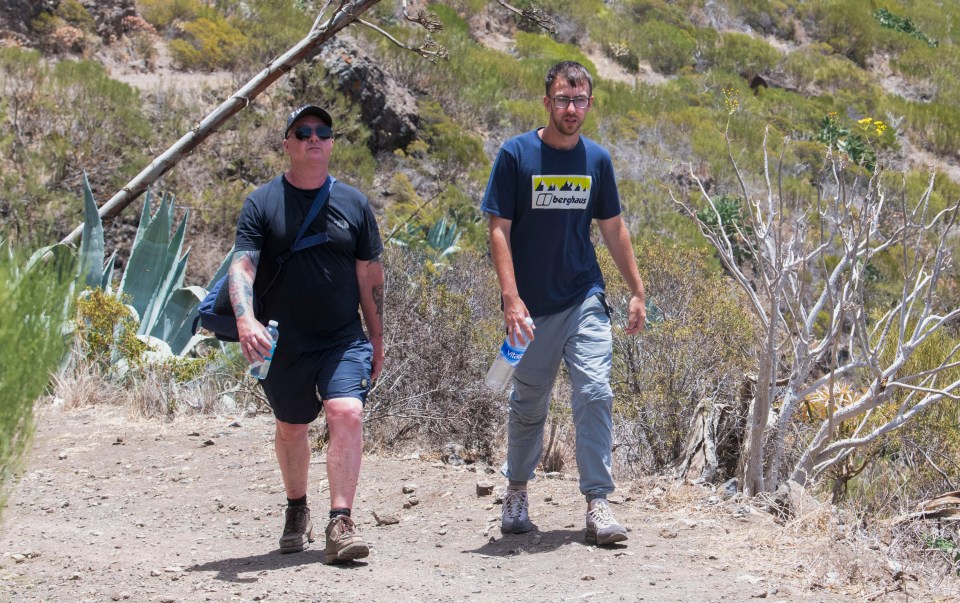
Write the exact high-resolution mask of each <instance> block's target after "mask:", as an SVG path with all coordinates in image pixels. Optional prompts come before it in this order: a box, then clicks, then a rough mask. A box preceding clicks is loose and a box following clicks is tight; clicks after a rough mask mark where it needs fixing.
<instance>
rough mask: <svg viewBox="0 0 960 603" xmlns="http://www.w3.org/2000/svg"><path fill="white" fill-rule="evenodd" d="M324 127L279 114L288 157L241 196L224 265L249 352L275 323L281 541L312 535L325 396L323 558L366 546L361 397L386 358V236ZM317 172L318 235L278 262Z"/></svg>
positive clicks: (255, 354) (297, 542)
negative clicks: (356, 517) (361, 507)
mask: <svg viewBox="0 0 960 603" xmlns="http://www.w3.org/2000/svg"><path fill="white" fill-rule="evenodd" d="M332 128H333V120H332V118H331V117H330V114H329V113H327V112H326V111H325V110H323V109H321V108H319V107H316V106H313V105H306V106H303V107H300V108H298V109H296V110H295V111H293V112H292V113H291V114H290V115H289V116H288V117H287V126H286V129H285V130H284V136H283V148H284V150H285V151H286V153H287V156H288V158H289V161H290V168H289V170H287V172H286V173H285V174H283V175H282V176H279V177H278V178H276V179H275V180H273V181H271V182H270V183H268V184H265V185H263V186H261V187H260V188H258V189H257V190H255V191H254V192H253V193H251V194H250V196H249V197H248V198H247V200H246V201H245V202H244V205H243V209H242V211H241V213H240V220H239V222H238V224H237V239H236V246H235V253H234V256H233V260H232V263H231V265H230V273H229V274H230V279H229V281H230V301H231V303H232V304H233V308H234V313H235V314H236V316H237V331H238V332H239V335H240V346H241V349H242V350H243V355H244V356H245V357H246V359H247V360H248V361H250V362H254V361H259V360H262V359H263V358H264V357H265V356H266V355H268V354H269V353H270V348H271V343H272V342H271V338H270V335H269V334H268V333H267V331H266V328H265V327H264V326H263V325H264V324H265V323H266V322H267V321H269V320H276V321H277V323H278V324H279V330H280V333H281V335H280V337H279V339H278V342H277V347H276V349H275V350H274V354H273V360H272V363H271V367H270V371H269V373H268V375H267V378H266V379H264V380H263V381H261V383H262V385H263V389H264V392H265V393H266V395H267V400H268V401H269V402H270V406H271V408H272V409H273V413H274V417H275V418H276V437H275V449H276V453H277V460H278V462H279V464H280V473H281V474H282V476H283V485H284V488H285V490H286V494H287V509H286V521H285V524H284V529H283V536H282V537H281V538H280V552H281V553H293V552H297V551H302V550H303V548H304V546H306V543H307V542H312V541H313V523H312V522H311V520H310V509H309V507H307V485H308V469H309V466H310V442H309V439H308V437H307V430H308V428H309V426H310V423H311V422H313V420H314V419H316V418H317V416H319V414H320V409H321V408H322V409H323V411H324V413H325V418H326V421H327V426H328V428H329V430H330V442H329V445H328V447H327V479H328V481H329V485H330V519H329V522H328V523H327V527H326V530H325V533H326V548H325V551H324V560H325V562H326V563H338V562H345V561H350V560H353V559H360V558H362V557H366V556H367V555H368V553H369V548H368V547H367V545H366V543H365V542H364V541H363V539H362V538H361V536H360V534H359V533H358V531H357V528H356V526H355V524H354V522H353V520H352V519H351V518H350V511H351V508H352V506H353V499H354V496H355V494H356V490H357V480H358V478H359V475H360V462H361V457H362V452H363V404H364V402H365V401H366V395H367V391H368V390H369V388H370V383H371V382H372V381H373V380H375V379H376V378H377V376H378V375H379V374H380V370H381V368H382V367H383V286H384V275H383V265H382V264H381V263H380V254H381V253H382V252H383V244H382V242H381V240H380V231H379V229H378V228H377V222H376V220H375V219H374V216H373V212H372V211H371V209H370V205H369V203H368V202H367V199H366V197H365V196H364V195H363V194H362V193H361V192H360V191H358V190H357V189H355V188H353V187H351V186H349V185H346V184H343V183H342V182H338V181H336V180H335V179H333V178H332V177H331V176H330V174H329V161H330V153H331V152H332V150H333V129H332ZM325 184H326V185H328V188H329V200H328V201H327V202H326V204H325V205H324V206H323V208H322V210H321V211H320V214H319V216H318V217H317V218H316V219H314V220H313V221H312V223H311V224H310V225H309V227H308V228H307V229H306V232H305V233H304V237H303V239H302V241H308V240H313V241H323V242H322V243H320V244H314V245H312V246H309V247H306V248H303V249H301V250H299V251H296V252H294V253H293V254H291V255H289V257H287V258H286V259H285V260H284V261H283V264H282V269H280V268H278V264H277V262H276V257H277V256H278V255H280V254H282V253H283V252H284V251H286V250H287V249H288V248H289V247H290V246H291V244H293V242H294V240H295V239H296V236H297V232H298V231H299V230H300V227H301V225H302V224H303V222H304V220H305V219H306V217H307V213H308V212H309V210H310V207H311V205H312V204H313V202H314V200H315V199H316V197H317V195H318V193H319V192H320V191H321V189H322V188H323V187H324V186H325ZM258 267H259V268H260V270H259V272H258ZM274 279H275V280H274ZM271 281H272V285H270V286H269V288H268V289H267V290H266V293H265V294H264V296H263V297H262V299H259V301H260V303H261V311H260V312H259V316H254V310H253V307H254V306H253V297H254V295H253V294H254V290H255V289H256V291H257V293H258V294H259V293H261V292H262V291H263V290H264V289H265V285H266V284H267V283H268V282H271ZM358 307H359V309H360V311H362V313H363V321H364V323H365V324H366V327H367V333H366V334H364V330H363V324H362V323H361V321H360V315H359V313H358V311H357V308H358Z"/></svg>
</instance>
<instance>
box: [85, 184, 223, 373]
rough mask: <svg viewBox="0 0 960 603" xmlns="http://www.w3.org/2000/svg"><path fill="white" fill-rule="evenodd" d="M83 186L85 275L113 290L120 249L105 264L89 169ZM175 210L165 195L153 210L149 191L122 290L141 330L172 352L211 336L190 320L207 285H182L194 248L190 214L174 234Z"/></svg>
mask: <svg viewBox="0 0 960 603" xmlns="http://www.w3.org/2000/svg"><path fill="white" fill-rule="evenodd" d="M83 188H84V190H83V193H84V195H83V196H84V206H85V214H86V219H85V222H84V226H83V239H82V244H81V247H80V278H81V279H82V280H83V281H84V283H85V284H86V285H87V286H88V287H98V288H101V289H103V290H105V291H107V292H110V288H111V282H112V278H113V266H114V257H115V254H114V255H112V256H110V259H109V260H107V262H106V264H104V262H103V257H104V244H103V223H102V222H101V220H100V216H99V214H98V213H97V206H96V203H95V202H94V199H93V192H92V191H91V189H90V184H89V182H88V181H87V179H86V175H84V180H83ZM173 210H174V207H173V197H172V196H169V195H164V196H163V197H162V198H161V200H160V206H159V207H158V208H157V211H156V213H153V214H151V207H150V191H149V190H148V191H147V192H146V194H145V195H144V202H143V212H142V214H141V217H140V225H139V226H138V227H137V234H136V236H135V237H134V241H133V247H132V249H131V251H130V259H129V260H128V262H127V266H126V268H125V269H124V272H123V276H122V278H121V279H120V287H119V288H118V290H117V294H118V295H120V296H124V297H125V298H126V299H129V304H130V308H131V310H132V311H133V312H134V313H135V315H136V318H137V319H138V320H139V322H140V327H139V330H138V331H137V333H138V335H140V336H141V338H142V339H144V340H145V341H147V343H148V344H152V347H154V348H159V349H162V350H164V351H165V350H166V349H168V348H169V350H170V353H171V354H174V355H177V356H184V355H186V354H188V353H189V352H190V351H191V350H193V348H194V347H195V346H196V345H197V343H199V342H200V341H202V340H204V339H205V338H206V337H205V336H203V335H192V334H191V332H190V320H191V318H192V317H193V315H194V314H196V311H197V306H198V305H199V304H200V301H201V300H202V299H203V297H204V296H205V295H206V291H205V290H204V289H203V288H202V287H184V286H183V277H184V273H185V271H186V266H187V258H188V256H189V255H190V251H189V249H188V250H187V251H185V252H184V251H183V239H184V234H185V232H186V225H187V217H188V215H187V214H184V216H183V219H182V220H181V221H180V223H179V224H178V225H177V228H176V231H175V232H174V233H173V235H172V236H171V234H170V233H171V228H172V226H173V223H174V215H173ZM188 213H189V212H188ZM160 342H162V344H161V343H160Z"/></svg>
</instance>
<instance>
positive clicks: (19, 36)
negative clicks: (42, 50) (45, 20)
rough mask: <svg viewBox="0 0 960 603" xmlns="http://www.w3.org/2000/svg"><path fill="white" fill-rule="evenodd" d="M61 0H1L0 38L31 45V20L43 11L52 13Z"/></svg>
mask: <svg viewBox="0 0 960 603" xmlns="http://www.w3.org/2000/svg"><path fill="white" fill-rule="evenodd" d="M59 4H60V0H0V38H9V39H12V40H14V41H16V42H17V43H18V44H22V45H27V46H29V45H30V40H31V39H32V37H33V35H32V32H31V30H30V22H31V21H33V20H34V19H36V18H37V17H39V16H40V15H41V14H42V13H52V12H53V11H54V10H55V9H56V8H57V6H58V5H59Z"/></svg>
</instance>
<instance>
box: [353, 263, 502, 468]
mask: <svg viewBox="0 0 960 603" xmlns="http://www.w3.org/2000/svg"><path fill="white" fill-rule="evenodd" d="M383 259H384V267H385V270H386V273H387V287H386V299H385V306H386V308H385V311H384V314H385V329H384V330H385V342H384V344H385V348H386V362H385V364H384V369H383V373H382V374H381V376H380V378H379V380H378V381H377V383H376V384H375V385H374V388H373V390H372V391H371V394H370V397H369V399H368V400H367V405H366V411H367V413H366V418H365V421H366V432H367V439H368V441H369V442H370V444H371V445H374V446H376V445H380V446H384V447H387V448H392V447H396V446H401V445H403V444H404V443H405V442H410V441H416V442H418V443H419V444H427V445H429V446H431V447H432V449H434V450H436V449H439V447H440V446H441V445H443V444H444V443H446V442H448V441H453V442H455V443H458V444H460V445H462V446H464V447H465V448H467V449H468V450H472V451H474V452H475V453H476V455H477V456H478V457H479V458H480V459H484V460H488V459H490V457H491V456H492V452H493V441H494V439H495V436H496V433H497V432H498V430H499V429H500V428H501V426H502V425H503V424H504V423H505V421H506V403H505V395H504V394H494V393H492V392H490V391H489V390H488V389H486V387H485V386H484V384H483V376H484V374H485V372H486V370H487V368H488V367H489V364H490V362H492V360H493V357H494V353H495V351H496V349H497V346H498V343H499V340H500V337H501V336H502V335H501V333H502V324H503V321H502V315H501V314H500V309H499V304H498V303H497V302H498V295H497V292H498V291H499V288H498V287H497V284H496V277H495V275H494V272H493V268H492V266H491V265H490V263H489V261H488V260H486V259H485V258H483V257H481V256H479V255H476V254H472V253H468V252H459V253H455V254H454V255H453V256H451V258H448V263H447V264H440V265H439V267H433V266H434V265H433V264H428V263H426V262H425V256H423V255H422V254H420V253H419V252H418V251H416V250H412V249H409V248H402V247H388V249H387V251H386V253H384V256H383Z"/></svg>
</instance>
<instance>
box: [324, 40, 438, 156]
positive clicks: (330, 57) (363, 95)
mask: <svg viewBox="0 0 960 603" xmlns="http://www.w3.org/2000/svg"><path fill="white" fill-rule="evenodd" d="M318 60H320V61H321V62H322V63H323V65H324V67H326V69H327V72H328V73H329V75H330V77H331V78H334V79H335V80H336V82H337V86H338V87H339V88H340V90H341V91H343V92H345V93H346V94H347V95H348V96H350V97H351V98H352V99H353V100H354V101H355V102H357V103H358V104H359V105H360V114H361V116H362V117H363V121H364V123H365V124H367V125H368V126H369V127H370V130H371V137H370V146H371V148H372V149H373V150H374V151H393V150H395V149H401V148H404V147H406V146H407V145H408V144H409V143H410V142H412V141H413V140H414V138H416V136H417V128H418V126H419V124H420V116H419V114H418V113H417V101H416V99H415V98H414V97H413V95H412V94H411V93H410V91H409V90H407V89H406V88H404V87H403V86H401V85H400V84H398V83H397V82H396V80H394V79H393V78H392V77H390V75H389V74H387V73H386V72H384V71H383V69H381V68H380V67H378V66H377V65H375V64H374V63H373V61H372V60H371V59H370V57H369V56H367V55H366V53H364V52H363V51H362V50H361V49H360V48H359V47H358V46H357V45H356V44H355V43H354V42H352V41H349V40H344V39H340V38H336V39H333V40H330V41H329V42H327V43H326V44H325V45H324V46H323V49H322V50H321V51H320V56H319V57H318Z"/></svg>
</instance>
